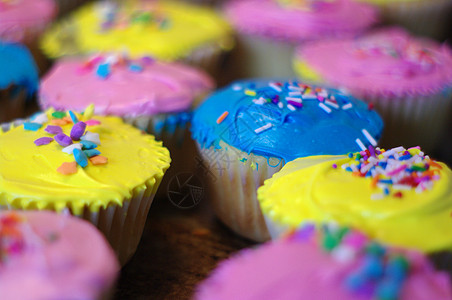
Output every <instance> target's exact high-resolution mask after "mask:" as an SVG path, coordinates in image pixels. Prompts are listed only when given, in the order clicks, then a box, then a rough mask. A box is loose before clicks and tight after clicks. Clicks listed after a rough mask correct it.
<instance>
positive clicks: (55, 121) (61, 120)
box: [50, 119, 68, 126]
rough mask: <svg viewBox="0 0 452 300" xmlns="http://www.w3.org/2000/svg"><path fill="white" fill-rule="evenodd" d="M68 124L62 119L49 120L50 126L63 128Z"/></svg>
mask: <svg viewBox="0 0 452 300" xmlns="http://www.w3.org/2000/svg"><path fill="white" fill-rule="evenodd" d="M67 123H68V122H67V121H66V120H64V119H53V120H50V124H52V125H58V126H64V125H66V124H67Z"/></svg>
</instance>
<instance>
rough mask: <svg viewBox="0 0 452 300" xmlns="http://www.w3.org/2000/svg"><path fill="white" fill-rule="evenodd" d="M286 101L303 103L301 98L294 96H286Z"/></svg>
mask: <svg viewBox="0 0 452 300" xmlns="http://www.w3.org/2000/svg"><path fill="white" fill-rule="evenodd" d="M286 101H292V102H297V103H303V100H302V99H300V98H294V97H286Z"/></svg>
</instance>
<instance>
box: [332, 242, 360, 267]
mask: <svg viewBox="0 0 452 300" xmlns="http://www.w3.org/2000/svg"><path fill="white" fill-rule="evenodd" d="M331 255H332V256H333V258H334V259H335V260H336V261H338V262H340V263H347V262H350V261H352V260H353V259H354V258H355V255H356V252H355V250H354V249H353V248H352V247H350V246H347V245H340V246H338V247H336V248H334V250H333V251H331Z"/></svg>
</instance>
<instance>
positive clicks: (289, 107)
mask: <svg viewBox="0 0 452 300" xmlns="http://www.w3.org/2000/svg"><path fill="white" fill-rule="evenodd" d="M287 108H288V109H290V110H291V111H295V107H293V105H292V104H287Z"/></svg>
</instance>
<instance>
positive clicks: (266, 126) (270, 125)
mask: <svg viewBox="0 0 452 300" xmlns="http://www.w3.org/2000/svg"><path fill="white" fill-rule="evenodd" d="M271 127H273V124H272V123H267V124H265V125H264V126H262V127H259V128H257V129H255V130H254V132H255V133H257V134H259V133H261V132H264V131H266V130H268V129H270V128H271Z"/></svg>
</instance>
